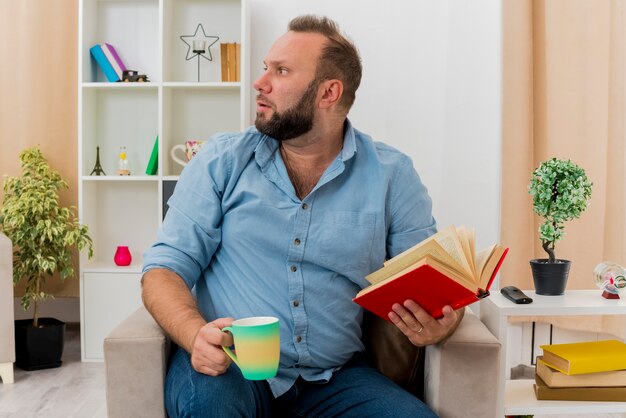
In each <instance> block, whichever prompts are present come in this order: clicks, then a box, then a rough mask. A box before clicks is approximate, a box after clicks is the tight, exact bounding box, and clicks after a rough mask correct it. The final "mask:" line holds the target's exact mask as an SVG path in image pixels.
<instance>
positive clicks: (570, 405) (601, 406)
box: [504, 292, 626, 415]
mask: <svg viewBox="0 0 626 418" xmlns="http://www.w3.org/2000/svg"><path fill="white" fill-rule="evenodd" d="M524 293H526V292H524ZM526 294H528V293H526ZM533 383H534V381H533V380H532V379H525V380H509V381H507V382H506V390H505V395H504V396H505V405H506V406H505V408H504V413H505V414H506V415H526V414H546V415H548V414H599V413H614V412H626V402H585V401H538V400H537V399H536V397H535V392H534V389H533Z"/></svg>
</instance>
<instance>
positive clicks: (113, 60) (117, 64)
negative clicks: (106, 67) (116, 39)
mask: <svg viewBox="0 0 626 418" xmlns="http://www.w3.org/2000/svg"><path fill="white" fill-rule="evenodd" d="M100 48H102V52H103V53H104V56H105V57H107V60H108V61H109V64H111V67H113V70H114V71H115V74H117V78H118V79H120V80H121V79H122V76H123V74H124V71H126V66H125V65H124V63H123V62H122V59H121V58H120V56H119V55H118V54H117V51H116V50H115V48H114V47H113V45H111V44H108V43H106V42H105V43H103V44H100Z"/></svg>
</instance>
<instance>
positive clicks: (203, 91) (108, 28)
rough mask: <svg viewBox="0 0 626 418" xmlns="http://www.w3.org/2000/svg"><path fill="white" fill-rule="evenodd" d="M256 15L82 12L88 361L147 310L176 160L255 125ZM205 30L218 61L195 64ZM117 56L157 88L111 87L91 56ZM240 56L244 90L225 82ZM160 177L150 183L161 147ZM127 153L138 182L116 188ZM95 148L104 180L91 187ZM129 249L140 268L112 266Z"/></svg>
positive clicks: (211, 9) (97, 2)
mask: <svg viewBox="0 0 626 418" xmlns="http://www.w3.org/2000/svg"><path fill="white" fill-rule="evenodd" d="M248 16H249V14H248V10H247V1H246V0H80V3H79V42H78V77H79V78H78V83H79V85H78V159H79V162H78V170H79V185H78V188H79V193H78V194H79V196H78V199H79V218H80V220H81V222H83V223H85V224H87V225H88V226H89V229H90V234H91V237H92V238H93V241H94V250H95V256H94V258H93V259H91V260H87V259H86V257H85V256H84V255H82V258H81V260H80V289H81V290H80V297H81V305H80V306H81V351H82V360H83V361H101V360H102V357H103V352H102V341H103V339H104V337H105V336H106V334H108V332H109V331H110V330H111V329H112V328H113V327H114V326H115V325H116V324H117V323H119V322H120V321H121V320H122V319H123V318H125V317H126V316H127V315H128V314H130V313H131V312H132V311H134V310H135V309H136V308H137V307H138V306H140V304H141V290H140V284H139V281H140V278H141V266H142V263H143V260H142V253H143V251H144V250H145V249H146V248H147V247H148V246H150V245H151V244H152V242H153V241H154V239H155V238H156V231H157V229H158V227H159V225H160V223H161V221H162V219H163V215H164V212H165V203H166V201H167V198H168V197H169V196H170V195H171V191H172V190H173V187H174V186H175V182H176V180H177V178H178V175H179V174H180V172H181V170H182V167H181V166H179V165H178V164H176V163H175V162H174V161H173V160H172V159H171V158H170V149H171V148H172V147H173V146H175V145H177V144H182V143H184V142H185V141H186V140H191V139H196V140H197V139H207V138H209V137H210V136H211V135H213V134H215V133H217V132H222V131H239V130H242V129H244V128H246V127H247V126H248V124H249V123H250V110H249V108H250V106H249V102H248V100H249V99H248V97H249V89H248V82H247V80H248V77H249V76H248V70H247V69H248V57H249V49H248V48H249V45H250V42H249V35H248V28H249V17H248ZM199 23H201V24H202V25H203V27H204V29H205V32H206V34H207V35H211V36H219V38H220V39H219V41H218V42H217V43H215V44H214V45H213V46H211V48H210V51H211V55H212V58H213V60H212V61H210V62H209V61H206V60H204V59H200V82H198V81H197V80H198V65H197V61H196V60H197V58H194V59H193V60H190V61H187V60H186V59H185V57H186V54H187V45H185V44H184V43H183V42H182V41H181V39H180V36H181V35H192V34H193V33H194V32H195V30H196V27H197V25H198V24H199ZM104 42H107V43H109V44H111V45H113V46H114V47H115V48H116V50H117V52H118V54H119V55H120V57H121V59H122V61H123V62H124V64H125V65H126V67H127V68H128V69H132V70H137V71H138V72H139V73H140V74H146V75H147V76H148V78H149V80H150V82H148V83H110V82H107V81H106V78H105V77H104V74H103V73H102V71H101V70H100V69H99V67H98V65H97V64H96V62H95V61H94V60H93V58H91V56H90V53H89V48H90V47H92V46H93V45H95V44H101V43H104ZM223 42H224V43H225V42H237V43H240V44H241V62H240V71H241V80H242V81H241V82H222V81H221V57H220V45H219V44H220V43H223ZM157 136H158V138H159V141H158V152H159V162H158V172H157V174H156V175H146V174H145V171H146V167H147V164H148V161H149V159H150V155H151V152H152V148H153V146H154V142H155V139H156V138H157ZM120 146H125V147H126V152H127V159H128V161H129V164H130V170H131V175H130V176H117V175H115V173H116V171H117V161H118V151H119V147H120ZM96 147H99V149H100V163H101V165H102V168H103V169H104V172H105V173H106V175H105V176H92V175H91V172H92V170H93V168H94V166H95V163H96ZM118 245H127V246H128V247H129V248H130V250H131V253H132V256H133V262H132V264H131V265H130V266H128V267H118V266H116V265H115V264H114V263H113V256H114V253H115V249H116V247H117V246H118Z"/></svg>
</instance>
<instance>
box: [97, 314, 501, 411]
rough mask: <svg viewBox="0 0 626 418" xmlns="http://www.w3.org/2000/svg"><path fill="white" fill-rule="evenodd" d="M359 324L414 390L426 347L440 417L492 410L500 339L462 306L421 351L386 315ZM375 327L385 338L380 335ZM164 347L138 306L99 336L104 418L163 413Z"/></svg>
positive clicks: (383, 362)
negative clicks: (447, 332)
mask: <svg viewBox="0 0 626 418" xmlns="http://www.w3.org/2000/svg"><path fill="white" fill-rule="evenodd" d="M366 327H367V330H366V331H367V332H366V333H365V336H364V342H365V344H366V346H367V347H368V352H370V351H371V352H372V357H373V358H372V360H373V361H374V364H375V365H376V366H377V367H378V368H379V369H380V370H381V371H382V372H383V373H385V374H386V375H387V376H389V377H390V378H392V379H393V380H395V381H396V382H397V383H399V384H401V385H402V386H405V387H406V388H407V389H408V390H410V391H411V392H413V393H417V394H419V392H421V390H420V388H419V387H418V386H421V385H419V383H418V385H415V384H413V383H415V382H414V380H415V379H414V378H415V377H416V376H420V374H419V371H418V367H419V365H420V363H421V360H422V357H421V353H425V355H424V358H423V360H424V363H425V367H424V369H423V374H424V376H425V377H424V385H423V395H424V399H425V400H426V402H427V403H428V405H430V407H431V408H433V410H434V411H435V412H436V413H437V414H438V415H439V416H440V417H441V418H456V417H495V416H496V398H497V390H496V388H494V385H495V384H497V383H496V382H498V366H499V364H500V361H499V356H500V343H499V342H498V340H497V339H496V338H495V337H494V336H493V335H492V334H491V333H490V332H489V331H488V330H487V328H486V326H485V325H484V324H483V323H482V322H480V320H479V319H478V317H477V316H476V315H474V314H473V313H471V312H470V311H469V310H466V314H465V317H464V318H463V320H462V321H461V323H460V324H459V327H458V328H457V330H456V332H455V333H454V334H453V335H452V336H450V338H448V339H447V340H446V341H445V342H443V343H440V344H437V345H433V346H429V347H427V348H426V349H425V350H422V349H417V348H415V347H413V346H410V344H409V346H407V345H405V344H403V343H404V342H405V341H406V339H405V338H404V336H402V335H401V334H400V336H401V337H402V338H394V337H393V333H395V332H398V333H399V331H397V330H396V329H395V328H393V327H391V326H388V325H387V323H386V322H385V321H382V320H378V319H374V320H372V319H370V322H369V323H368V324H367V325H366ZM381 333H384V334H387V335H388V336H390V337H391V338H379V337H380V335H381ZM373 336H378V338H373ZM381 341H387V343H382V344H381V343H380V342H381ZM389 341H392V342H389ZM170 345H171V344H170V341H169V339H168V338H167V336H166V335H165V334H164V333H163V331H162V330H161V328H160V327H159V326H158V325H157V323H156V322H155V321H154V319H153V318H152V316H150V314H149V313H148V312H147V311H146V310H145V308H143V307H141V308H139V309H138V310H137V311H135V312H134V313H133V314H131V315H130V316H129V317H128V318H127V319H125V320H124V321H123V322H122V323H120V324H119V325H118V326H117V327H116V328H115V329H114V330H113V331H111V333H110V334H109V335H108V336H107V337H106V338H105V340H104V361H105V368H106V394H107V408H108V416H109V418H118V417H130V416H132V417H165V416H166V413H165V408H164V405H163V387H164V381H165V372H166V369H167V363H168V359H169V351H170ZM407 371H408V373H407Z"/></svg>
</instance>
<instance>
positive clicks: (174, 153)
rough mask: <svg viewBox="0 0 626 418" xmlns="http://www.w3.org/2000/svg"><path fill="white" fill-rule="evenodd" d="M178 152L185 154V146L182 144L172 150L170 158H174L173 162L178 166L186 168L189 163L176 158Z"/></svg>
mask: <svg viewBox="0 0 626 418" xmlns="http://www.w3.org/2000/svg"><path fill="white" fill-rule="evenodd" d="M176 150H181V151H182V152H183V153H184V152H185V146H184V145H181V144H178V145H176V146H173V147H172V149H171V150H170V157H172V160H174V161H175V162H177V163H178V164H180V165H182V166H183V167H184V166H186V165H187V161H185V160H182V159H180V158H178V157H177V156H176Z"/></svg>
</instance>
